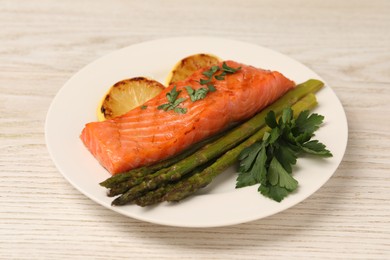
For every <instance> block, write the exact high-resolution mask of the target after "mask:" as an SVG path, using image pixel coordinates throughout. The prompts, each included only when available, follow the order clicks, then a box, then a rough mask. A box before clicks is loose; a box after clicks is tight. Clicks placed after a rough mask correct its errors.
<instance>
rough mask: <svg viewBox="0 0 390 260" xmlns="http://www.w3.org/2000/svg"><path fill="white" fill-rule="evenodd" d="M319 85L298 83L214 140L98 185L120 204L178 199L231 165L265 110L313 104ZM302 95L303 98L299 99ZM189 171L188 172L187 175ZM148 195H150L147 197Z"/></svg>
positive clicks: (257, 129)
mask: <svg viewBox="0 0 390 260" xmlns="http://www.w3.org/2000/svg"><path fill="white" fill-rule="evenodd" d="M322 86H323V83H322V82H321V81H318V80H309V81H307V82H305V83H302V84H300V85H298V86H297V87H296V88H294V89H293V90H290V91H289V92H287V93H286V94H285V95H284V96H282V97H281V98H280V99H279V100H277V101H276V102H274V103H273V104H272V105H270V106H269V107H267V108H266V109H264V110H263V111H262V112H260V113H258V114H257V115H255V116H254V117H253V118H251V119H250V120H248V121H247V122H245V123H243V124H241V125H239V126H237V127H236V128H234V129H232V130H230V131H228V132H227V133H226V134H224V135H223V136H221V137H219V138H218V139H217V140H215V141H212V142H211V143H207V144H205V145H203V144H201V145H203V146H202V147H200V148H199V147H195V148H194V149H193V150H191V151H190V152H188V153H186V154H182V155H180V156H178V157H176V158H173V159H169V160H168V162H165V161H164V162H162V163H158V164H156V165H153V166H147V167H142V168H139V169H135V170H132V171H130V172H128V173H124V174H119V175H116V176H113V177H111V178H109V179H107V180H106V181H104V182H102V183H101V185H102V186H104V187H107V188H109V189H110V192H109V194H111V195H119V194H122V195H120V196H119V197H117V198H116V199H115V200H114V201H113V202H112V204H113V205H123V204H127V203H130V202H136V203H137V204H139V205H150V204H153V203H155V202H159V201H162V200H168V201H177V200H180V199H181V198H184V197H186V196H188V195H189V194H191V193H193V192H194V191H196V190H197V189H199V188H201V187H204V186H205V185H207V184H208V183H209V182H211V180H212V179H213V178H214V177H215V176H217V175H218V174H219V173H221V172H222V171H223V170H224V169H226V167H228V166H230V165H232V164H233V163H234V162H235V161H236V158H237V151H239V150H240V148H239V147H243V146H245V145H244V144H249V143H250V142H251V141H250V140H255V139H256V140H257V138H259V137H260V136H261V132H262V131H263V132H264V131H265V130H264V129H263V128H264V126H265V123H264V119H265V116H266V115H267V113H268V112H270V111H274V112H275V113H276V114H279V113H280V112H281V111H282V110H283V109H284V108H286V107H289V106H292V105H293V104H295V103H297V102H298V101H299V100H302V101H301V102H300V103H299V104H300V105H298V104H297V105H296V107H297V108H295V109H298V110H299V109H301V108H302V109H309V108H311V107H312V106H313V98H314V103H315V97H314V96H313V95H309V94H310V93H314V92H316V91H318V90H319V89H320V88H321V87H322ZM304 97H306V98H305V99H303V98H304ZM305 100H306V101H305ZM307 100H309V101H307ZM300 107H301V108H300ZM260 138H261V137H260ZM246 139H247V140H246ZM245 140H246V141H245ZM201 145H199V146H201ZM240 145H241V146H240ZM194 150H196V151H194ZM219 157H220V158H219ZM217 158H219V159H218V160H217V161H216V162H215V163H214V164H211V165H210V166H209V167H208V168H206V169H205V170H203V171H201V172H200V173H196V174H194V170H195V169H197V168H199V167H201V166H202V165H205V164H207V163H208V162H210V161H212V160H216V159H217ZM224 158H225V159H224ZM226 158H228V159H226ZM191 174H192V176H190V177H189V175H191ZM195 180H196V181H195ZM200 180H203V181H200ZM148 197H150V198H153V199H150V200H148V199H147V198H148Z"/></svg>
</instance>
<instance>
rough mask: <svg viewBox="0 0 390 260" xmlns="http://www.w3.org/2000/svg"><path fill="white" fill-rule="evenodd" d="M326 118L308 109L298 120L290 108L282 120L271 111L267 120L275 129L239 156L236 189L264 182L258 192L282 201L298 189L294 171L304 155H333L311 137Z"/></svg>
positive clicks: (282, 116)
mask: <svg viewBox="0 0 390 260" xmlns="http://www.w3.org/2000/svg"><path fill="white" fill-rule="evenodd" d="M323 119H324V117H323V116H322V115H319V114H315V113H314V114H309V111H308V110H306V111H303V112H301V113H300V114H299V115H298V117H297V118H296V119H295V118H294V116H293V110H292V109H291V108H286V109H284V110H283V112H282V115H281V117H280V118H279V120H277V119H276V115H275V113H274V112H273V111H271V112H269V113H268V114H267V116H266V118H265V122H266V124H267V125H268V126H269V127H270V128H271V130H270V131H268V132H266V133H265V134H264V137H263V140H262V142H256V143H254V144H253V145H251V146H250V147H248V148H246V149H244V150H243V151H242V152H241V154H240V155H239V158H238V159H239V161H240V167H239V175H238V177H237V182H236V188H241V187H245V186H251V185H255V184H260V187H259V188H258V191H259V192H260V193H261V194H263V195H264V196H266V197H269V198H271V199H273V200H275V201H278V202H280V201H282V200H283V199H284V198H285V197H286V196H287V195H288V194H290V193H291V192H293V191H295V190H296V189H297V187H298V181H297V180H295V179H294V177H293V176H292V170H293V166H294V165H295V164H296V162H297V158H298V156H299V155H300V154H303V153H307V154H312V155H316V156H322V157H331V156H332V153H331V152H330V151H329V150H327V149H326V146H325V145H324V144H322V143H320V142H319V141H318V140H311V138H312V137H313V136H314V132H315V131H316V130H317V129H318V128H319V126H320V125H321V124H322V122H323Z"/></svg>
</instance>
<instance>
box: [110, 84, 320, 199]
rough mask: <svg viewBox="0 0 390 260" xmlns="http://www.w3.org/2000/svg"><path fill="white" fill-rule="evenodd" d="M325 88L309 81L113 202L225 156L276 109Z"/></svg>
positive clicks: (149, 176) (149, 177) (129, 197)
mask: <svg viewBox="0 0 390 260" xmlns="http://www.w3.org/2000/svg"><path fill="white" fill-rule="evenodd" d="M322 86H323V83H322V82H321V81H319V80H308V81H306V82H304V83H302V84H300V85H298V86H297V87H295V88H294V89H293V90H290V91H289V92H287V93H286V94H285V95H284V96H282V97H281V98H280V99H278V100H277V101H276V102H274V103H273V104H272V105H270V106H269V107H267V108H266V109H264V110H263V111H262V112H260V113H258V114H257V115H255V116H254V117H252V118H251V119H250V120H248V121H247V122H245V123H243V124H242V125H240V126H238V127H236V128H235V129H233V130H231V131H229V132H228V133H227V134H226V135H224V136H222V137H220V138H219V139H217V140H216V141H214V142H212V143H210V144H208V145H206V146H204V147H202V148H201V149H199V150H198V151H197V152H195V153H193V154H192V155H190V156H188V157H186V158H185V159H183V160H181V161H179V162H177V163H175V164H174V165H172V166H170V167H169V168H168V170H166V169H167V168H164V169H162V170H160V171H157V172H155V173H153V174H151V175H148V176H146V177H145V179H144V180H143V181H142V182H141V183H139V185H137V186H135V187H133V188H130V189H129V190H128V191H126V192H125V193H123V194H122V195H121V196H119V197H118V198H116V199H115V200H114V201H113V202H112V205H124V204H126V203H129V202H131V201H132V200H134V199H135V198H137V197H139V196H141V195H143V194H145V193H146V192H147V191H149V190H153V189H156V188H157V187H158V186H160V185H162V184H164V183H167V182H170V181H175V180H178V179H180V178H182V176H184V175H186V174H188V173H189V172H191V171H192V170H193V169H195V168H196V167H198V166H199V165H202V164H204V163H206V162H207V161H210V160H211V159H213V158H216V157H218V156H220V155H222V154H224V153H225V152H227V151H228V150H230V149H232V148H233V147H235V146H237V145H238V144H239V143H240V142H242V141H243V140H245V139H246V138H248V137H249V136H251V135H252V134H254V133H255V132H256V131H258V130H259V129H261V128H262V127H263V126H264V118H265V116H266V115H267V113H268V112H269V111H271V110H273V111H274V112H275V113H280V112H281V111H282V110H283V109H284V108H285V107H287V106H291V105H292V104H294V103H296V102H297V100H299V99H301V98H302V97H304V96H305V95H307V94H308V93H312V92H315V91H317V90H319V89H320V88H321V87H322Z"/></svg>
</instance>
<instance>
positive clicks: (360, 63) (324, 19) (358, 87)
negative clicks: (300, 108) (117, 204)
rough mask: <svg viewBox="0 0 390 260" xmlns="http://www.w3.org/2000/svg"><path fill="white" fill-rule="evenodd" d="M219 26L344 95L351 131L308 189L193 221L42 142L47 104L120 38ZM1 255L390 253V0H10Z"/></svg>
mask: <svg viewBox="0 0 390 260" xmlns="http://www.w3.org/2000/svg"><path fill="white" fill-rule="evenodd" d="M173 36H218V37H224V38H227V39H235V40H241V41H247V42H251V43H255V44H258V45H262V46H264V47H268V48H271V49H274V50H276V51H279V52H282V53H284V54H287V55H289V56H290V57H292V58H294V59H297V60H299V61H300V62H302V63H304V64H305V65H307V66H308V67H310V68H311V69H313V70H314V71H316V72H317V73H318V74H319V75H321V76H322V77H323V78H324V79H325V80H326V81H327V82H328V83H329V85H330V86H331V87H332V88H333V89H334V91H335V92H336V93H337V95H338V97H339V98H340V100H341V102H342V104H343V106H344V108H345V110H346V114H347V117H348V124H349V140H348V147H347V151H346V154H345V157H344V159H343V161H342V163H341V165H340V167H339V169H338V170H337V172H336V173H335V175H334V176H333V177H332V178H331V179H330V180H329V182H327V183H326V185H325V186H323V187H322V188H321V189H320V190H319V191H318V192H316V193H315V194H314V195H312V196H311V197H310V198H308V199H307V200H305V201H303V202H302V203H300V204H298V205H297V206H295V207H293V208H290V209H288V210H286V211H284V212H281V213H279V214H276V215H273V216H271V217H268V218H265V219H261V220H257V221H253V222H250V223H246V224H241V225H236V226H230V227H221V228H209V229H186V228H173V227H166V226H159V225H155V224H150V223H146V222H141V221H138V220H135V219H132V218H128V217H124V216H122V215H119V214H117V213H114V212H113V211H110V210H108V209H106V208H103V207H102V206H100V205H98V204H96V203H95V202H93V201H91V200H90V199H88V198H86V197H85V196H83V195H82V194H81V193H80V192H79V191H77V190H76V189H74V188H73V187H72V186H71V185H70V184H69V183H68V182H67V181H66V180H65V179H64V178H63V177H62V176H61V174H60V173H59V172H58V170H57V169H56V168H55V166H54V164H53V163H52V161H51V159H50V157H49V154H48V151H47V149H46V144H45V139H44V123H45V116H46V113H47V110H48V107H49V105H50V103H51V101H52V99H53V97H54V96H55V94H56V93H57V92H58V91H59V89H60V88H61V87H62V85H63V84H64V83H65V82H66V81H67V80H68V79H69V78H70V77H71V76H72V75H73V74H74V73H75V72H77V71H78V70H79V69H80V68H82V67H83V66H85V65H86V64H88V63H90V62H91V61H93V60H95V59H96V58H98V57H100V56H102V55H104V54H107V53H110V52H112V51H114V50H116V49H119V48H122V47H125V46H128V45H131V44H134V43H139V42H142V41H146V40H152V39H160V38H166V37H173ZM0 90H1V91H0V115H1V116H0V145H1V146H0V171H1V180H0V258H1V259H143V258H145V259H153V258H155V259H390V202H389V200H390V134H389V131H390V123H389V122H390V106H389V101H390V2H389V1H386V0H382V1H380V0H371V1H363V0H360V1H358V0H355V1H339V0H337V1H336V0H328V1H304V0H300V1H287V0H285V1H266V0H262V1H255V0H249V1H233V0H224V1H220V0H216V1H192V0H191V1H180V0H168V1H149V0H148V1H130V0H129V1H120V0H114V1H88V0H77V1H76V0H74V1H50V0H41V1H37V0H28V1H27V0H26V1H12V0H9V1H8V0H0Z"/></svg>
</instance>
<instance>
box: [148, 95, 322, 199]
mask: <svg viewBox="0 0 390 260" xmlns="http://www.w3.org/2000/svg"><path fill="white" fill-rule="evenodd" d="M316 105H317V100H316V98H315V96H314V94H312V93H310V94H309V95H307V96H305V97H304V98H302V99H301V100H300V101H298V102H297V103H296V104H294V105H293V106H292V109H293V110H294V113H295V114H296V115H297V114H299V113H300V112H302V111H303V110H308V109H312V108H313V107H315V106H316ZM268 130H269V127H263V128H262V129H260V130H259V131H258V132H256V133H255V134H254V135H252V136H251V137H249V138H248V139H247V140H245V141H244V142H242V143H241V144H240V145H238V146H237V147H235V148H234V149H231V150H230V151H228V152H226V153H225V154H224V155H223V156H221V157H220V158H219V159H218V160H217V161H216V162H215V163H214V164H212V165H211V166H210V167H208V168H206V169H205V170H204V171H202V172H200V173H197V174H194V175H193V176H191V177H190V178H188V179H187V180H184V181H182V182H178V183H177V184H176V185H175V186H174V187H171V188H170V189H169V190H167V193H166V194H165V195H164V197H163V198H162V199H160V201H179V200H182V199H184V198H186V197H188V196H189V195H191V194H193V193H194V192H196V191H197V190H199V189H201V188H203V187H205V186H207V185H208V184H210V183H211V182H212V180H213V179H214V178H215V177H216V176H218V175H219V174H221V173H222V172H223V171H224V170H225V169H226V168H228V167H229V166H231V165H233V164H234V163H236V162H237V158H238V155H239V154H240V153H241V151H242V150H243V149H245V148H246V147H249V146H250V145H252V144H253V143H255V142H257V141H259V140H262V138H263V135H264V133H265V132H266V131H268ZM144 200H145V199H144ZM144 204H147V203H146V202H145V201H144ZM149 204H150V203H149Z"/></svg>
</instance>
